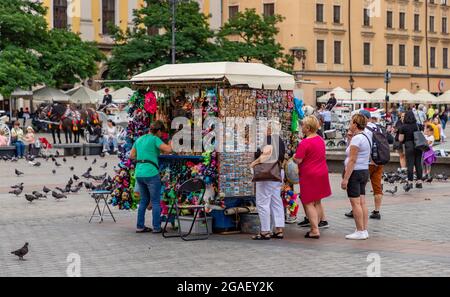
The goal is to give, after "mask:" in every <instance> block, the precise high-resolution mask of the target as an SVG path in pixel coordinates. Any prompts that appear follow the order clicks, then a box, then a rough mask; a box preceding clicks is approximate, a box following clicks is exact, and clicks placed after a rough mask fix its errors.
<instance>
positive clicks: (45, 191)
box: [42, 186, 51, 194]
mask: <svg viewBox="0 0 450 297" xmlns="http://www.w3.org/2000/svg"><path fill="white" fill-rule="evenodd" d="M50 191H51V190H50V189H49V188H47V187H46V186H44V188H43V189H42V192H44V193H45V194H47V193H48V192H50Z"/></svg>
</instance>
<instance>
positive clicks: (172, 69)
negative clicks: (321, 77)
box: [131, 62, 295, 90]
mask: <svg viewBox="0 0 450 297" xmlns="http://www.w3.org/2000/svg"><path fill="white" fill-rule="evenodd" d="M224 79H226V80H227V81H228V83H229V84H230V85H231V86H235V85H248V87H250V88H253V89H261V88H265V89H272V90H276V89H278V88H279V87H281V89H283V90H293V89H294V88H295V79H294V76H292V75H290V74H287V73H284V72H282V71H279V70H276V69H274V68H271V67H269V66H266V65H264V64H257V63H238V62H216V63H192V64H167V65H164V66H161V67H158V68H155V69H153V70H150V71H147V72H144V73H141V74H138V75H136V76H134V77H133V78H132V79H131V81H132V82H135V83H148V84H159V83H169V82H170V83H183V82H184V83H187V82H204V81H221V80H224Z"/></svg>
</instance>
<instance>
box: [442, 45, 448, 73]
mask: <svg viewBox="0 0 450 297" xmlns="http://www.w3.org/2000/svg"><path fill="white" fill-rule="evenodd" d="M442 67H443V68H444V69H448V48H446V47H444V48H443V49H442Z"/></svg>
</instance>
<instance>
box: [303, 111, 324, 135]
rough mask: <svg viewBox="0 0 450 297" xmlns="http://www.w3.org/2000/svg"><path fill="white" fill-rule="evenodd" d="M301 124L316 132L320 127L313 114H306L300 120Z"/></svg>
mask: <svg viewBox="0 0 450 297" xmlns="http://www.w3.org/2000/svg"><path fill="white" fill-rule="evenodd" d="M302 126H305V127H307V128H308V129H309V131H311V133H316V132H317V130H319V128H320V124H319V120H318V119H317V118H316V117H315V116H313V115H310V116H307V117H305V118H304V119H303V120H302Z"/></svg>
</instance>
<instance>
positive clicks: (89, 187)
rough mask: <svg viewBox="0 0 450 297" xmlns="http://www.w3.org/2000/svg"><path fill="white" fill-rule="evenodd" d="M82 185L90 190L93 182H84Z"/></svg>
mask: <svg viewBox="0 0 450 297" xmlns="http://www.w3.org/2000/svg"><path fill="white" fill-rule="evenodd" d="M84 186H85V187H86V189H88V190H91V189H93V188H94V187H95V186H94V184H93V183H84Z"/></svg>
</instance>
